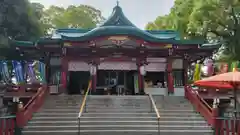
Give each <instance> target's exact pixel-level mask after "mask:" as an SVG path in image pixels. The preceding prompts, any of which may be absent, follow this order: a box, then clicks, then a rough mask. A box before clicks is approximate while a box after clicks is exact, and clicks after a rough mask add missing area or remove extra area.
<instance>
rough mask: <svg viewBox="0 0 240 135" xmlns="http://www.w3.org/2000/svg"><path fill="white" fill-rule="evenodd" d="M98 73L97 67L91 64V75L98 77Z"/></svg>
mask: <svg viewBox="0 0 240 135" xmlns="http://www.w3.org/2000/svg"><path fill="white" fill-rule="evenodd" d="M96 72H97V69H96V66H95V65H93V64H90V74H91V75H96Z"/></svg>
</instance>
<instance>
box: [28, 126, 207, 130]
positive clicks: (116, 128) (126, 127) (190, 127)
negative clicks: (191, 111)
mask: <svg viewBox="0 0 240 135" xmlns="http://www.w3.org/2000/svg"><path fill="white" fill-rule="evenodd" d="M39 129H42V130H48V131H49V130H77V129H78V125H68V126H65V125H62V126H55V125H47V126H46V125H45V126H44V125H43V126H31V125H29V126H27V127H26V128H25V130H28V131H35V130H39ZM106 129H111V130H158V125H80V130H106ZM159 129H160V130H183V129H185V130H187V129H188V130H211V128H209V127H208V126H194V125H193V126H189V125H186V126H185V125H184V126H182V125H160V126H159Z"/></svg>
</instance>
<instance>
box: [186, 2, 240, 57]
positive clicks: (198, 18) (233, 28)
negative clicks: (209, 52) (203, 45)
mask: <svg viewBox="0 0 240 135" xmlns="http://www.w3.org/2000/svg"><path fill="white" fill-rule="evenodd" d="M239 13H240V1H238V0H217V1H216V0H199V1H197V2H196V4H195V7H194V11H193V12H192V14H191V16H190V21H189V22H190V23H189V24H188V29H189V31H192V32H193V33H197V34H199V35H204V36H205V37H207V38H208V39H209V40H214V41H218V42H220V43H222V47H221V48H220V50H219V52H218V53H217V55H216V56H217V57H216V58H217V59H218V60H222V61H229V60H233V61H234V60H240V55H239V54H238V52H239V51H240V46H239V45H240V44H239V43H240V41H239V40H240V39H239V36H240V22H239V21H240V20H239V19H240V17H239Z"/></svg>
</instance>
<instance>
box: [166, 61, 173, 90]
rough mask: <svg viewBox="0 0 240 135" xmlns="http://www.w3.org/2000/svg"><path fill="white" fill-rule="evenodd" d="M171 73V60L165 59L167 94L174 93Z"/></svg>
mask: <svg viewBox="0 0 240 135" xmlns="http://www.w3.org/2000/svg"><path fill="white" fill-rule="evenodd" d="M173 85H174V84H173V73H172V58H171V57H168V58H167V87H168V94H173V93H174V86H173Z"/></svg>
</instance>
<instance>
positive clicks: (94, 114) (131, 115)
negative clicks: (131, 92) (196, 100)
mask: <svg viewBox="0 0 240 135" xmlns="http://www.w3.org/2000/svg"><path fill="white" fill-rule="evenodd" d="M83 115H84V116H88V117H96V116H98V117H103V116H104V117H105V116H112V115H115V116H118V117H125V116H129V117H134V116H136V117H145V116H153V115H154V116H155V115H156V113H154V112H152V113H148V112H131V113H129V112H128V113H125V112H119V113H116V112H115V113H109V112H108V113H93V112H88V113H84V114H83ZM34 116H35V117H40V116H41V117H45V116H53V117H54V116H55V117H59V116H60V117H66V116H78V112H57V113H53V112H47V113H46V112H39V113H36V114H34ZM160 116H161V117H170V116H175V117H179V116H181V117H184V116H185V117H196V116H197V117H201V116H200V115H199V114H198V113H189V112H187V113H178V112H173V113H172V112H166V113H160Z"/></svg>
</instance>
